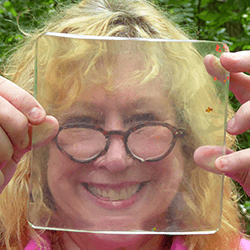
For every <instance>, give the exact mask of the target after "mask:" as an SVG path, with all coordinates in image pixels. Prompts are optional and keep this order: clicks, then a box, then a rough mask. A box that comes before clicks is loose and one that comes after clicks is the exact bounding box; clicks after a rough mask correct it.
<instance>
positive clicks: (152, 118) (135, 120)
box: [125, 113, 157, 123]
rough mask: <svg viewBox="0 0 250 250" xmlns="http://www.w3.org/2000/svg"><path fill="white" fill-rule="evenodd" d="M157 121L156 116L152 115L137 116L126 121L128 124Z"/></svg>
mask: <svg viewBox="0 0 250 250" xmlns="http://www.w3.org/2000/svg"><path fill="white" fill-rule="evenodd" d="M155 120H157V118H156V116H155V115H154V114H152V113H145V114H136V115H132V116H129V117H128V119H127V120H126V121H125V122H126V123H139V122H147V121H155Z"/></svg>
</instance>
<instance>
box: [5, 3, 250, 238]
mask: <svg viewBox="0 0 250 250" xmlns="http://www.w3.org/2000/svg"><path fill="white" fill-rule="evenodd" d="M78 1H79V0H0V68H1V64H3V63H4V61H5V60H6V58H7V57H8V56H9V55H10V53H12V51H13V48H14V47H15V46H16V45H17V44H18V43H19V42H20V41H21V40H23V39H25V36H24V35H23V33H22V32H21V31H20V29H21V30H22V31H24V32H29V31H30V30H32V29H33V28H36V27H39V26H41V25H42V23H43V21H44V20H46V19H48V18H49V16H51V15H53V13H54V11H55V8H56V7H57V6H60V5H65V4H66V5H67V4H71V3H74V2H78ZM124 1H126V0H124ZM151 1H152V2H153V3H154V4H156V5H157V6H159V8H160V9H162V10H163V11H164V12H165V13H166V15H167V16H168V17H169V18H170V19H171V20H173V21H174V22H175V23H176V25H177V26H180V27H182V28H183V29H184V30H185V31H186V32H187V33H189V34H190V35H191V36H192V38H194V39H198V40H212V41H222V42H225V43H226V44H227V45H228V46H229V47H230V51H233V52H236V51H242V50H250V1H249V0H193V1H188V0H151ZM17 20H18V21H17ZM18 25H19V26H20V27H18ZM0 73H1V72H0ZM229 100H230V102H231V105H232V107H233V108H234V109H235V110H237V109H238V108H239V106H240V104H239V103H238V101H237V100H236V99H235V97H234V95H233V94H232V93H230V94H229ZM249 147H250V130H249V131H247V132H245V133H244V134H243V135H240V136H238V150H240V149H246V148H249ZM239 189H240V193H241V198H240V200H239V207H240V208H241V211H242V214H243V216H244V218H245V220H246V233H248V234H250V222H249V221H250V220H249V218H250V198H249V197H248V196H247V195H246V194H245V193H244V191H243V190H242V188H241V187H240V186H239Z"/></svg>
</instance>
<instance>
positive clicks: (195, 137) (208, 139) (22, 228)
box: [0, 0, 242, 250]
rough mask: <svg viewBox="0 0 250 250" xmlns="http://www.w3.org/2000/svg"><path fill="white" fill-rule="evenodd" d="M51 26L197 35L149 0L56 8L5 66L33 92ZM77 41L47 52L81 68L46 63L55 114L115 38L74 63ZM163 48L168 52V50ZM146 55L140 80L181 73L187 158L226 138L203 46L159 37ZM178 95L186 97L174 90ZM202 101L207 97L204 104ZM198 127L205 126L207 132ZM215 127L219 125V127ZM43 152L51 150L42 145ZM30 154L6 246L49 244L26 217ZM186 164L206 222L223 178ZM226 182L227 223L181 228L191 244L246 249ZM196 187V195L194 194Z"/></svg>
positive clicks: (0, 210)
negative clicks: (198, 230) (204, 230)
mask: <svg viewBox="0 0 250 250" xmlns="http://www.w3.org/2000/svg"><path fill="white" fill-rule="evenodd" d="M45 32H57V33H68V34H77V35H92V36H106V37H112V36H116V37H127V38H157V39H168V40H188V39H190V38H189V37H188V35H186V34H185V33H184V32H183V31H182V30H181V29H178V28H176V27H175V26H174V24H172V23H171V21H170V20H169V19H168V18H167V17H166V16H164V15H163V14H162V13H161V12H160V11H159V10H157V9H156V7H155V6H153V5H152V4H151V3H149V2H147V1H144V0H127V1H123V0H83V1H81V2H80V3H78V4H75V5H72V6H71V7H70V8H68V7H65V8H64V9H62V10H61V11H59V12H58V13H57V15H54V17H53V18H52V19H51V20H49V21H48V22H47V23H46V24H45V26H44V28H42V29H40V30H36V31H33V32H32V33H31V35H30V36H29V37H27V39H26V40H25V42H24V43H23V45H22V46H20V48H18V50H17V51H16V52H15V53H14V54H13V55H12V56H11V57H10V58H9V60H8V62H7V64H6V66H5V69H4V76H5V77H8V78H9V79H10V80H11V81H13V82H14V83H16V84H17V85H19V86H21V87H22V88H24V89H25V90H27V91H28V92H29V93H30V94H33V92H34V90H33V84H34V60H35V47H36V46H35V45H36V41H37V39H38V38H39V37H41V35H42V34H44V33H45ZM39 39H43V38H42V37H41V38H39ZM77 46H78V44H77V42H73V41H72V43H71V46H66V47H65V48H64V51H63V52H64V55H65V56H63V57H60V58H56V59H55V58H53V56H51V58H50V59H48V58H45V59H44V60H47V61H46V62H49V63H53V67H57V68H58V69H60V70H61V71H67V70H68V71H69V72H68V75H69V76H70V75H71V76H73V75H74V78H75V79H76V81H73V83H72V82H71V81H70V80H69V79H70V77H69V78H67V79H63V78H62V79H60V74H58V72H55V71H53V69H51V67H46V69H45V71H44V74H43V75H44V81H46V82H47V83H51V85H50V84H47V86H48V89H47V92H46V88H45V90H44V91H45V93H44V96H46V97H47V98H46V99H44V100H41V104H42V105H43V107H44V108H45V109H47V110H48V111H49V113H51V114H52V115H57V114H58V113H60V111H61V109H62V108H63V109H65V108H67V107H68V106H70V105H72V103H73V100H75V98H76V96H77V95H78V94H79V93H80V92H83V91H84V90H85V88H86V86H87V83H86V84H81V85H79V84H77V83H78V82H81V83H84V82H87V81H86V79H87V78H88V77H91V74H93V72H94V70H96V71H98V63H100V61H101V60H106V59H105V58H106V57H105V56H104V54H105V49H106V51H107V50H108V53H109V54H110V52H112V48H113V47H112V45H110V46H108V48H105V49H104V48H103V47H102V48H101V49H100V48H99V51H101V52H100V53H98V52H97V53H95V54H93V53H92V52H91V51H92V50H90V49H89V48H88V46H87V45H86V46H83V47H81V49H80V50H78V52H79V53H80V55H81V57H82V56H86V55H87V56H88V58H90V60H89V61H88V63H87V64H86V63H85V64H84V63H81V67H71V68H70V69H69V68H67V65H69V63H70V64H71V65H77V64H78V63H79V58H77V57H76V56H75V57H74V56H72V55H73V54H74V53H72V50H74V49H75V48H76V47H77ZM52 47H53V48H55V51H54V53H58V51H56V48H57V46H52ZM41 48H42V46H41ZM60 48H62V46H61V47H60ZM163 50H164V53H162V51H163ZM146 52H147V53H146ZM41 53H43V51H42V52H41ZM111 54H112V53H111ZM52 55H53V51H52ZM113 55H115V51H113ZM141 55H142V56H144V57H145V58H144V61H145V62H148V63H147V64H146V65H145V69H144V70H142V71H141V72H137V74H135V75H134V76H133V77H134V79H137V78H138V77H140V78H141V79H142V81H141V84H143V82H147V81H149V80H150V79H154V78H155V77H156V76H159V75H161V77H162V78H163V79H164V78H168V79H174V80H173V82H174V83H173V84H171V87H170V89H169V90H170V91H169V96H171V97H172V100H173V105H174V107H175V109H176V110H175V111H176V113H177V115H178V121H177V122H179V123H180V124H181V125H182V126H183V124H185V127H186V131H187V136H185V138H184V139H183V141H182V148H183V153H184V155H185V157H186V158H187V159H188V158H190V157H193V156H192V154H193V152H194V149H195V148H197V147H198V146H200V145H207V144H212V145H220V143H221V142H223V140H224V137H223V136H219V135H221V134H223V132H222V131H223V130H224V120H223V119H221V118H220V117H221V116H222V115H223V114H221V113H220V112H218V113H214V115H213V116H211V118H210V119H208V118H207V115H206V113H205V112H204V107H208V106H209V104H210V103H213V104H214V105H215V106H216V105H218V106H217V110H221V106H220V105H221V104H219V102H218V96H217V94H216V90H215V89H211V88H210V89H209V91H207V88H206V85H204V82H206V83H207V84H209V83H210V82H211V80H210V79H209V78H208V77H207V74H206V73H205V72H206V70H205V67H204V64H203V59H202V57H201V56H200V55H199V54H198V53H197V52H196V50H195V49H194V47H193V45H192V44H191V43H190V45H185V46H181V45H180V44H178V45H177V44H176V43H169V44H168V45H165V44H164V43H159V44H157V46H154V45H145V47H144V48H142V51H141ZM149 55H150V56H149ZM161 60H164V61H168V65H171V66H170V67H171V70H170V71H168V72H165V71H164V69H162V66H161V63H160V62H161ZM55 65H56V66H55ZM105 66H107V67H106V72H105V74H104V75H105V77H107V78H108V77H109V75H110V74H112V68H113V66H114V62H113V60H110V59H109V60H108V61H105ZM72 68H74V70H72ZM60 70H59V72H60ZM180 71H181V72H182V74H176V72H180ZM80 72H81V74H80ZM83 72H84V73H83ZM83 75H84V78H85V80H84V79H83ZM96 75H98V74H95V76H96ZM58 79H60V80H61V81H59V82H60V83H61V84H60V85H58V88H60V93H61V94H60V95H53V94H50V92H49V89H50V88H54V87H55V85H53V83H54V82H55V81H58ZM202 82H203V83H202ZM185 83H186V84H185ZM131 84H133V79H131ZM166 88H167V87H166ZM106 89H107V90H109V91H113V89H112V86H109V85H107V86H106ZM69 90H70V91H69ZM194 93H195V95H194ZM178 95H179V96H181V97H182V98H181V99H180V98H179V99H176V98H174V97H175V96H178ZM194 99H195V100H194ZM52 100H53V103H56V106H53V109H51V110H50V107H51V101H52ZM38 101H39V99H38ZM197 103H200V104H201V105H197ZM216 103H217V104H216ZM67 105H68V106H67ZM215 109H216V108H215ZM223 110H224V109H223ZM228 110H229V111H228V113H229V115H232V112H231V111H230V108H229V107H228ZM211 124H213V128H211ZM197 128H202V133H201V132H200V131H201V130H200V129H197ZM197 131H198V132H199V133H198V132H197ZM210 131H213V134H212V133H211V132H210ZM214 131H216V133H218V135H217V134H216V133H214ZM214 134H216V135H214ZM217 140H218V141H217ZM191 141H192V142H193V144H192V145H190V142H191ZM233 143H234V137H231V136H229V135H227V140H226V144H227V147H232V145H233ZM45 151H46V150H45ZM41 153H42V154H43V153H46V152H44V151H43V150H42V151H41ZM30 160H31V153H30V152H29V153H27V154H25V155H24V157H23V158H22V159H21V161H20V162H19V164H18V168H17V170H16V173H15V175H14V177H13V178H12V180H11V182H10V183H9V184H8V185H7V186H6V188H5V189H4V191H3V193H2V194H1V196H0V221H1V227H0V229H1V235H2V237H1V240H0V241H1V244H2V246H3V247H5V248H7V249H16V248H17V247H19V248H21V249H22V248H24V247H25V246H26V245H27V243H28V242H29V240H30V239H35V240H36V241H37V242H38V243H39V244H44V245H45V246H46V242H45V241H44V239H43V238H42V237H41V236H40V235H41V232H40V231H37V230H34V229H33V228H31V227H30V226H29V224H28V222H27V200H28V198H29V180H30ZM39 164H41V163H39ZM43 165H44V167H45V165H46V164H45V163H43ZM186 169H188V171H185V175H186V177H185V179H186V180H188V181H186V182H185V181H183V182H182V183H181V187H180V189H181V191H182V193H183V199H184V201H185V204H186V206H187V208H188V211H189V215H190V216H189V220H190V221H192V219H193V218H195V217H199V218H200V221H202V222H203V223H206V218H209V217H211V211H212V208H213V207H212V206H213V205H212V204H214V203H213V201H214V200H215V199H216V198H217V193H216V192H217V190H218V188H219V187H218V185H219V184H217V183H216V180H218V179H217V178H215V175H214V174H212V173H209V172H206V171H204V170H202V169H200V168H199V167H196V166H194V165H193V164H192V165H190V166H187V167H186ZM219 178H221V177H219ZM43 179H44V178H40V179H37V180H38V181H37V182H36V184H35V195H34V196H35V197H37V199H40V200H41V202H40V203H39V207H36V209H40V210H41V211H42V210H43V209H45V210H47V211H48V212H49V211H50V208H48V206H47V204H46V197H45V198H44V197H43V195H42V192H43V188H44V187H45V183H44V181H43ZM223 189H224V193H223V211H222V220H221V226H220V230H219V231H218V232H216V233H215V234H210V235H188V236H181V237H183V239H184V241H185V244H186V246H187V247H188V249H204V250H212V249H213V250H214V249H239V241H240V238H241V235H240V232H241V230H242V228H241V221H240V219H239V213H238V209H237V204H236V197H237V194H236V191H235V187H234V185H233V183H232V181H231V180H230V179H229V178H227V177H225V180H224V188H223ZM190 192H191V193H192V194H193V197H195V198H191V196H190ZM185 194H187V195H185ZM43 199H44V200H43ZM175 216H177V217H178V216H179V215H178V214H176V215H175ZM210 219H211V218H210ZM211 221H212V220H210V222H209V223H212V224H213V223H215V224H216V223H217V220H216V219H215V221H214V222H211ZM187 223H188V221H187ZM46 235H47V236H48V238H49V239H50V240H51V244H52V248H53V249H59V247H61V248H62V246H63V244H62V240H61V238H60V232H55V231H46Z"/></svg>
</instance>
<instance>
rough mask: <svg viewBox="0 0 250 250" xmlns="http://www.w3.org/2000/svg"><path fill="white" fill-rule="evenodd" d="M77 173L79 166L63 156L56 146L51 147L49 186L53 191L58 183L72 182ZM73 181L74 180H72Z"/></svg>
mask: <svg viewBox="0 0 250 250" xmlns="http://www.w3.org/2000/svg"><path fill="white" fill-rule="evenodd" d="M76 171H77V164H76V163H75V162H73V161H71V160H70V159H69V158H68V157H66V156H65V155H64V154H62V153H61V152H60V151H59V150H58V149H57V147H56V146H55V145H53V144H52V145H51V146H50V151H49V160H48V184H49V187H50V188H52V189H53V187H56V186H57V184H58V183H65V182H69V181H70V180H71V178H70V177H71V176H73V175H74V174H75V172H76ZM72 181H73V180H72Z"/></svg>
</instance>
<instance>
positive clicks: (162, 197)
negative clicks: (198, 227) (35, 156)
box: [48, 57, 184, 249]
mask: <svg viewBox="0 0 250 250" xmlns="http://www.w3.org/2000/svg"><path fill="white" fill-rule="evenodd" d="M117 60H118V61H119V63H117V65H121V66H117V68H115V69H114V71H115V72H119V73H117V74H116V77H115V78H114V79H112V84H113V86H114V87H115V88H116V89H115V91H113V92H107V91H106V90H105V89H104V88H103V86H93V87H91V88H90V89H89V90H88V89H87V90H86V91H85V92H84V93H83V94H82V95H81V96H79V100H77V101H76V103H75V105H74V106H73V107H72V108H71V110H68V111H67V112H66V113H65V112H64V113H63V114H64V116H60V117H59V118H58V119H59V120H60V121H61V123H64V121H69V119H75V118H74V117H77V119H79V121H78V122H81V121H84V119H85V117H91V118H93V121H94V122H95V123H96V120H98V123H99V124H100V126H101V127H102V128H103V129H105V130H106V131H111V130H122V131H125V130H127V129H128V128H130V127H131V126H133V125H135V124H136V123H138V122H146V121H151V116H150V117H147V116H146V117H144V116H143V117H141V115H145V114H146V115H147V114H150V115H153V116H154V120H155V121H165V122H168V123H169V124H171V125H176V124H175V118H174V115H173V111H172V112H171V105H169V104H168V103H167V100H166V94H165V91H163V89H162V86H161V82H160V81H158V82H157V81H154V82H153V83H147V85H145V84H144V85H143V86H141V85H140V84H134V85H133V86H130V87H129V88H128V87H127V85H126V84H125V85H123V84H121V83H122V82H125V83H126V82H127V81H128V80H127V79H129V77H130V76H131V75H133V72H134V70H135V69H137V68H138V67H139V65H140V64H139V65H137V62H136V60H134V61H135V63H133V62H132V61H131V60H130V65H129V66H128V67H125V66H124V63H123V61H125V62H127V61H128V60H124V58H119V57H118V59H117ZM131 64H133V65H131ZM155 97H157V98H155ZM163 107H168V109H164V108H163ZM138 119H139V120H138ZM95 123H94V124H95ZM183 169H184V159H183V157H182V152H181V146H180V140H179V141H178V142H177V143H176V145H175V147H174V149H173V151H172V152H171V153H170V154H169V155H168V156H167V157H166V158H164V159H163V160H160V161H157V162H144V163H142V162H139V161H138V160H136V159H134V158H132V157H129V158H128V157H127V153H126V151H125V146H124V143H123V139H122V137H121V136H119V135H113V136H112V137H111V144H110V147H109V150H108V151H107V153H106V154H105V155H103V156H101V157H99V158H98V159H96V160H94V161H93V162H90V163H86V164H81V163H76V162H73V161H71V160H70V159H69V158H68V157H67V156H65V155H64V154H62V153H61V151H59V150H58V148H57V147H56V145H55V144H54V143H52V144H51V146H50V158H49V162H48V185H49V188H50V191H51V194H52V196H53V197H54V199H55V203H56V206H57V211H58V213H59V216H60V218H63V221H64V222H65V224H66V226H67V227H70V228H80V229H81V228H84V229H86V230H92V231H94V230H97V231H100V230H105V231H106V230H110V231H120V230H122V231H124V230H149V231H151V230H152V228H154V227H157V228H158V229H160V228H166V227H167V226H168V225H167V224H166V210H167V208H168V207H169V205H170V204H171V202H172V201H173V199H174V197H175V195H176V193H177V191H178V187H179V184H180V182H181V180H182V176H183ZM166 180H167V181H166ZM145 181H147V182H148V184H147V185H146V186H145V187H143V189H142V190H141V191H140V192H138V194H137V197H138V196H139V198H136V201H135V202H134V203H133V204H132V205H129V206H128V207H122V208H118V209H117V208H116V209H114V208H106V207H103V206H100V205H99V204H96V202H95V201H93V200H92V199H93V198H94V196H93V195H92V194H90V193H89V192H88V191H87V190H86V189H85V188H84V187H83V186H82V184H81V182H86V183H92V184H93V185H94V186H98V185H100V184H102V185H104V186H105V187H106V186H107V188H108V189H109V185H117V186H120V185H123V183H142V182H145ZM62 193H63V194H64V195H63V196H62V195H61V194H62ZM89 196H91V197H89ZM95 199H96V198H95ZM112 203H113V204H118V205H119V203H120V202H119V201H113V202H112ZM64 239H65V241H67V240H70V241H71V243H72V246H70V249H71V247H73V245H74V244H75V245H76V246H79V247H80V248H81V249H85V247H86V245H89V244H90V242H92V243H93V244H94V245H95V248H93V249H100V248H101V249H103V246H104V245H106V247H107V248H106V249H117V248H118V247H125V248H127V247H128V249H132V246H133V249H138V248H141V247H142V245H145V244H152V241H153V242H154V244H156V243H157V242H161V240H160V239H162V237H160V236H157V237H152V236H145V235H123V236H121V235H120V236H117V235H112V234H110V235H103V234H84V235H83V234H79V233H78V234H77V233H65V237H64ZM86 242H87V243H86ZM156 245H157V244H156ZM76 249H77V248H76ZM86 249H90V248H89V247H88V248H86Z"/></svg>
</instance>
